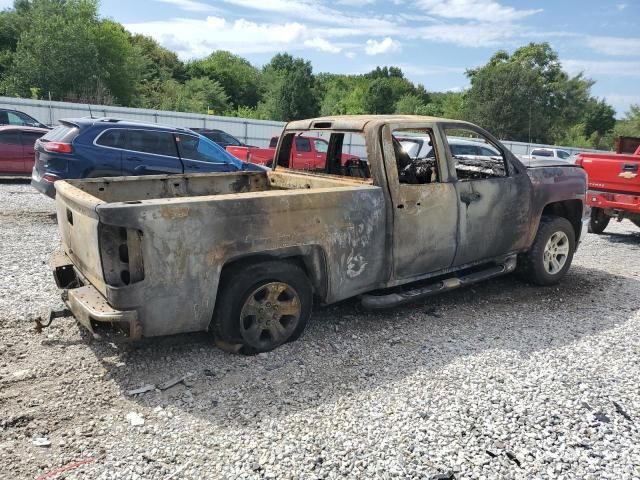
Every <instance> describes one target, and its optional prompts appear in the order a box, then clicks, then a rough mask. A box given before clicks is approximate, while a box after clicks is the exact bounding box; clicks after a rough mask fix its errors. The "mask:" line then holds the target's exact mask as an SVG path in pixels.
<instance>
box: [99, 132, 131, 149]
mask: <svg viewBox="0 0 640 480" xmlns="http://www.w3.org/2000/svg"><path fill="white" fill-rule="evenodd" d="M124 137H125V135H124V131H123V130H116V129H114V130H105V131H104V132H102V134H101V135H100V136H99V137H98V138H97V139H96V145H102V146H103V147H111V148H124V140H125V138H124Z"/></svg>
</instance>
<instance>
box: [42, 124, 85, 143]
mask: <svg viewBox="0 0 640 480" xmlns="http://www.w3.org/2000/svg"><path fill="white" fill-rule="evenodd" d="M79 133H80V129H79V128H78V127H76V126H75V125H70V124H62V125H58V126H57V127H55V128H54V129H53V130H50V131H48V132H47V133H46V134H45V135H44V136H43V137H41V138H40V140H41V141H43V142H61V143H70V142H71V141H72V140H73V139H74V138H76V137H77V136H78V134H79Z"/></svg>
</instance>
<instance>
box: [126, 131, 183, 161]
mask: <svg viewBox="0 0 640 480" xmlns="http://www.w3.org/2000/svg"><path fill="white" fill-rule="evenodd" d="M123 137H124V139H123V142H122V144H123V147H122V148H124V149H125V150H132V151H134V152H143V153H151V154H153V155H164V156H166V157H177V156H178V150H177V149H176V143H175V140H174V138H173V134H172V133H169V132H158V131H153V130H123Z"/></svg>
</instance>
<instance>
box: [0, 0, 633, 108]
mask: <svg viewBox="0 0 640 480" xmlns="http://www.w3.org/2000/svg"><path fill="white" fill-rule="evenodd" d="M3 3H4V4H5V5H3ZM11 3H12V2H11V1H9V0H0V7H3V6H7V5H9V4H11ZM100 13H101V15H102V16H104V17H110V18H113V19H114V20H116V21H118V22H120V23H122V24H124V25H125V27H126V28H127V29H128V30H130V31H131V32H135V33H143V34H146V35H150V36H152V37H154V38H155V39H156V40H158V41H159V42H160V44H162V45H163V46H165V47H167V48H169V49H171V50H174V51H175V52H176V53H178V55H179V56H180V58H182V59H183V60H189V59H194V58H199V57H203V56H206V55H208V54H209V53H211V52H212V51H213V50H217V49H224V50H229V51H231V52H233V53H236V54H238V55H241V56H243V57H245V58H247V59H248V60H249V61H251V62H252V63H253V64H254V65H257V66H261V65H264V64H265V63H267V62H268V61H269V60H270V59H271V57H272V56H273V55H274V54H276V53H278V52H285V51H286V52H289V53H291V54H292V55H295V56H299V57H303V58H305V59H307V60H310V61H311V62H312V65H313V68H314V72H316V73H318V72H333V73H365V72H368V71H370V70H372V69H373V68H375V67H376V66H378V65H380V66H383V65H389V66H391V65H394V66H399V67H400V68H402V70H403V72H404V73H405V76H406V77H407V78H409V79H410V80H412V81H414V82H417V83H421V84H423V85H424V86H425V87H426V88H427V90H430V91H447V90H453V91H458V90H460V89H463V88H466V87H468V86H469V82H468V79H467V77H466V76H465V73H464V72H465V70H467V69H469V68H474V67H477V66H480V65H482V64H484V63H485V62H486V61H487V60H488V59H489V58H490V57H491V55H492V54H493V53H494V52H495V51H496V50H499V49H503V50H507V51H508V52H513V51H514V50H515V49H516V48H518V47H519V46H522V45H526V44H527V43H529V42H543V41H547V42H549V43H550V44H551V46H552V47H553V48H554V49H555V50H556V51H557V52H558V54H559V57H560V61H561V63H562V65H563V67H564V68H565V70H567V71H568V72H569V73H570V74H578V73H580V72H584V74H585V76H587V77H589V78H591V79H593V80H595V81H596V84H595V85H594V87H593V88H592V93H593V94H594V95H595V96H597V97H600V98H605V99H606V100H607V101H608V102H609V103H610V104H611V105H612V106H613V107H614V108H615V109H616V111H617V115H618V116H619V117H620V116H622V115H623V114H624V112H625V111H626V110H627V109H628V107H629V105H630V104H632V103H640V0H539V1H523V0H520V1H516V0H416V1H410V0H315V1H314V0H102V1H101V3H100Z"/></svg>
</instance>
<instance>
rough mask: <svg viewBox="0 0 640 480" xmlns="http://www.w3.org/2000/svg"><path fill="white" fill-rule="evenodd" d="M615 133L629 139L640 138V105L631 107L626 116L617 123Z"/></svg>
mask: <svg viewBox="0 0 640 480" xmlns="http://www.w3.org/2000/svg"><path fill="white" fill-rule="evenodd" d="M615 133H616V134H617V135H624V136H627V137H640V104H636V105H631V106H630V107H629V110H628V111H627V112H626V113H625V116H624V117H623V118H622V119H621V120H619V121H618V122H616V126H615Z"/></svg>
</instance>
